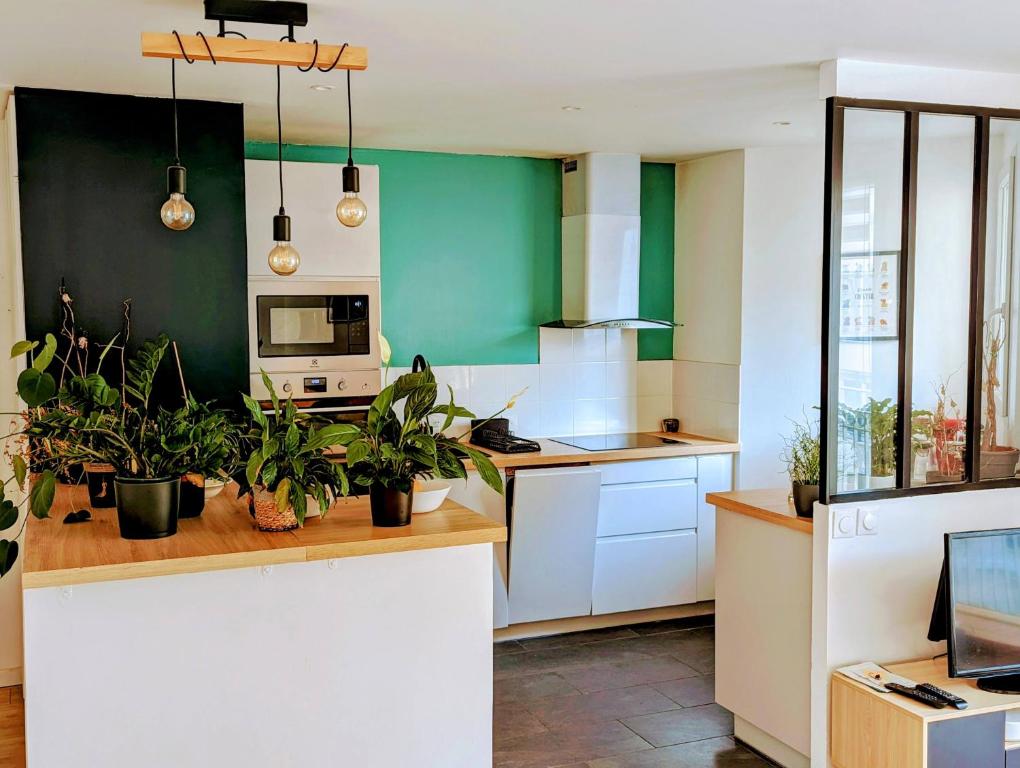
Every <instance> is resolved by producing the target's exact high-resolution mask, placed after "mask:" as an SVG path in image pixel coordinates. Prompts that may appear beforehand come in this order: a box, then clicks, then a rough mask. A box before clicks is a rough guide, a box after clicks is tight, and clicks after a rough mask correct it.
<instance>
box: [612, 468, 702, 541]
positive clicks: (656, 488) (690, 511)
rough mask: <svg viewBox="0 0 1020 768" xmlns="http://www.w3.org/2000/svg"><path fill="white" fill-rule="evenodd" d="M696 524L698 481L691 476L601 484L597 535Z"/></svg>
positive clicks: (681, 527)
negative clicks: (654, 481) (642, 481)
mask: <svg viewBox="0 0 1020 768" xmlns="http://www.w3.org/2000/svg"><path fill="white" fill-rule="evenodd" d="M697 527H698V484H697V482H696V481H694V480H668V481H664V482H656V483H630V484H628V485H604V486H602V495H601V499H600V501H599V526H598V535H599V536H623V535H626V534H629V533H653V532H655V531H676V530H681V529H683V528H697Z"/></svg>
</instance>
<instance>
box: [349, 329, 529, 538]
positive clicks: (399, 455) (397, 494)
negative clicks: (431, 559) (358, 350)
mask: <svg viewBox="0 0 1020 768" xmlns="http://www.w3.org/2000/svg"><path fill="white" fill-rule="evenodd" d="M380 346H381V348H382V352H383V355H382V356H383V363H384V364H385V365H386V367H387V380H388V372H389V362H390V351H389V344H388V343H386V340H385V339H384V338H380ZM449 391H450V399H449V401H448V402H447V403H445V404H443V403H437V402H436V400H437V397H438V388H437V385H436V377H435V375H434V374H433V373H432V368H431V367H430V366H429V365H428V364H427V363H426V364H425V365H424V366H423V370H420V371H414V372H412V373H405V374H404V375H403V376H400V377H399V378H398V379H397V380H396V381H395V382H393V383H392V384H389V385H388V386H386V387H384V388H383V390H382V391H381V392H380V393H379V395H378V396H377V397H376V398H375V400H373V401H372V405H371V406H370V407H369V411H368V418H367V420H366V421H364V422H359V423H358V424H356V425H354V428H355V430H356V431H355V433H353V434H351V435H350V436H349V437H347V438H345V440H344V441H343V443H342V444H343V445H345V446H346V448H347V469H348V472H349V473H350V475H351V479H352V480H353V481H354V482H355V483H356V484H358V485H360V486H364V487H367V488H369V498H370V500H371V508H372V524H373V525H377V526H382V527H395V526H401V525H408V524H409V523H410V522H411V507H412V505H413V502H414V481H415V479H416V478H423V479H427V478H433V477H438V478H443V479H452V478H467V469H466V467H465V465H464V462H465V461H466V460H470V461H471V462H472V463H473V464H474V466H475V469H476V470H478V474H479V476H480V477H481V478H482V480H483V481H484V482H485V484H486V485H488V486H489V487H490V488H492V489H493V490H494V491H496V492H497V493H503V480H502V478H501V477H500V475H499V472H498V471H497V470H496V467H495V466H494V465H493V463H492V462H491V461H490V460H489V458H488V456H486V455H485V454H484V453H482V452H481V451H479V450H477V449H475V448H472V447H470V446H468V445H465V444H464V443H462V442H461V439H462V438H463V437H464V436H463V435H462V436H460V437H451V436H448V435H446V434H445V432H446V431H447V430H449V429H450V427H451V426H452V425H453V423H454V419H457V418H464V419H471V418H474V414H472V413H471V412H470V411H468V410H467V409H465V408H462V407H461V406H459V405H457V404H456V403H455V402H454V400H453V389H452V387H451V388H449ZM513 405H514V400H513V399H511V401H510V402H509V403H507V407H506V408H504V409H503V411H505V410H507V408H512V407H513ZM398 409H399V410H400V413H399V414H398ZM503 411H500V413H502V412H503ZM496 415H499V414H496Z"/></svg>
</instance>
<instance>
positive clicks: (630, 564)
mask: <svg viewBox="0 0 1020 768" xmlns="http://www.w3.org/2000/svg"><path fill="white" fill-rule="evenodd" d="M697 593H698V536H697V533H696V532H695V531H693V530H689V531H668V532H665V533H639V534H632V535H629V536H612V537H609V538H603V539H598V541H596V543H595V575H594V579H593V582H592V613H593V614H602V613H618V612H620V611H637V610H641V609H644V608H660V607H663V606H667V605H682V604H684V603H693V602H695V601H696V600H697Z"/></svg>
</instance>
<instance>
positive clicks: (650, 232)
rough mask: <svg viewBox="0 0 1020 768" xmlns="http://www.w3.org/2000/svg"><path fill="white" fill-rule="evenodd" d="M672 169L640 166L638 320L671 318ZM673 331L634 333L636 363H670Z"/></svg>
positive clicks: (671, 167)
mask: <svg viewBox="0 0 1020 768" xmlns="http://www.w3.org/2000/svg"><path fill="white" fill-rule="evenodd" d="M675 179H676V166H675V165H673V164H672V163H642V164H641V296H640V302H639V304H640V309H641V317H649V318H653V319H655V320H672V319H673V264H674V259H673V221H674V218H675V215H676V184H675ZM672 357H673V331H672V330H665V329H663V330H649V331H638V360H670V359H672Z"/></svg>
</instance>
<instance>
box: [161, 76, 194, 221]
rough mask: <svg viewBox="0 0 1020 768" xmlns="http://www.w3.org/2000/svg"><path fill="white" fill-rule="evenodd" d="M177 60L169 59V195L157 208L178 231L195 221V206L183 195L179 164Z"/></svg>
mask: <svg viewBox="0 0 1020 768" xmlns="http://www.w3.org/2000/svg"><path fill="white" fill-rule="evenodd" d="M176 64H177V62H176V60H175V59H170V90H171V98H172V101H173V108H174V163H173V165H171V166H169V167H168V168H167V169H166V191H167V193H168V194H169V195H170V197H169V198H168V199H167V201H166V202H165V203H163V207H162V208H160V209H159V218H160V219H161V220H162V222H163V224H165V225H166V226H167V227H169V228H170V229H173V230H176V231H178V232H180V231H183V230H185V229H188V228H189V227H190V226H191V225H192V224H194V223H195V208H194V206H192V204H191V203H189V202H188V200H187V198H186V197H185V196H184V194H185V192H186V191H187V186H188V171H187V169H186V168H185V167H184V166H183V165H181V156H180V149H179V147H178V137H177V66H176Z"/></svg>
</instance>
